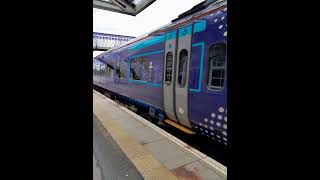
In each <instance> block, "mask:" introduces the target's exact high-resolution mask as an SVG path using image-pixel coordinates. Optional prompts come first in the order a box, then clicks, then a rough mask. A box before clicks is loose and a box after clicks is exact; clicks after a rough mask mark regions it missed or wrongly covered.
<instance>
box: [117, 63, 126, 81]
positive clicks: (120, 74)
mask: <svg viewBox="0 0 320 180" xmlns="http://www.w3.org/2000/svg"><path fill="white" fill-rule="evenodd" d="M116 74H117V78H120V79H122V78H127V63H126V62H124V61H117V62H116Z"/></svg>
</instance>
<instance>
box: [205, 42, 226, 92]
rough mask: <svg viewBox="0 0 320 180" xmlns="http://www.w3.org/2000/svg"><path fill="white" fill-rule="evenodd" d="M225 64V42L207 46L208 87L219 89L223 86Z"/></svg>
mask: <svg viewBox="0 0 320 180" xmlns="http://www.w3.org/2000/svg"><path fill="white" fill-rule="evenodd" d="M225 65H226V44H224V43H218V44H213V45H212V46H211V47H210V48H209V75H208V84H207V85H208V87H209V88H210V89H215V90H217V89H218V90H220V89H223V87H224V77H225Z"/></svg>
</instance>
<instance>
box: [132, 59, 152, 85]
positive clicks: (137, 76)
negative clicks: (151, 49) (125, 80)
mask: <svg viewBox="0 0 320 180" xmlns="http://www.w3.org/2000/svg"><path fill="white" fill-rule="evenodd" d="M149 64H150V61H149V60H148V59H146V58H145V57H140V58H135V59H132V60H131V61H130V76H131V79H133V80H141V81H150V70H149Z"/></svg>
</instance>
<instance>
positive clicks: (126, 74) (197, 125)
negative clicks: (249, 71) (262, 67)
mask: <svg viewBox="0 0 320 180" xmlns="http://www.w3.org/2000/svg"><path fill="white" fill-rule="evenodd" d="M226 52H227V1H223V0H222V1H221V0H220V1H219V0H216V1H209V0H207V1H204V2H202V3H200V4H198V5H196V6H195V7H193V8H192V9H191V10H189V11H187V12H185V13H183V14H181V15H180V16H179V17H178V18H177V19H175V20H173V21H172V23H171V24H169V25H167V26H165V27H162V28H160V29H158V30H155V31H153V32H151V33H149V34H148V35H145V36H143V37H140V38H136V39H134V40H132V41H130V42H128V43H127V44H125V45H123V46H121V47H118V48H115V49H111V50H109V51H107V52H104V53H102V54H100V55H98V56H97V57H95V58H94V59H93V83H94V86H95V87H99V88H103V89H104V90H105V91H106V92H108V93H109V95H110V96H111V97H116V98H118V99H122V100H124V101H126V102H127V103H128V104H130V105H131V106H132V107H135V108H137V109H139V108H144V109H147V110H148V113H149V115H150V116H152V117H156V118H158V119H159V120H161V121H165V122H167V123H169V124H171V125H173V126H175V127H177V128H179V129H181V130H183V131H185V132H187V133H200V134H202V135H204V136H207V137H208V138H210V139H212V140H214V141H216V142H219V143H221V144H223V145H225V146H226V145H227V53H226Z"/></svg>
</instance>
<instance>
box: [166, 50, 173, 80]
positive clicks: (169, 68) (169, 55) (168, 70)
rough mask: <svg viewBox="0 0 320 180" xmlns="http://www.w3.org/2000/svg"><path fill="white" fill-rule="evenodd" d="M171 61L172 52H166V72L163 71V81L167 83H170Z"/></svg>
mask: <svg viewBox="0 0 320 180" xmlns="http://www.w3.org/2000/svg"><path fill="white" fill-rule="evenodd" d="M172 63H173V54H172V52H168V53H167V56H166V72H165V82H166V84H167V85H170V84H171V81H172Z"/></svg>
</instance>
